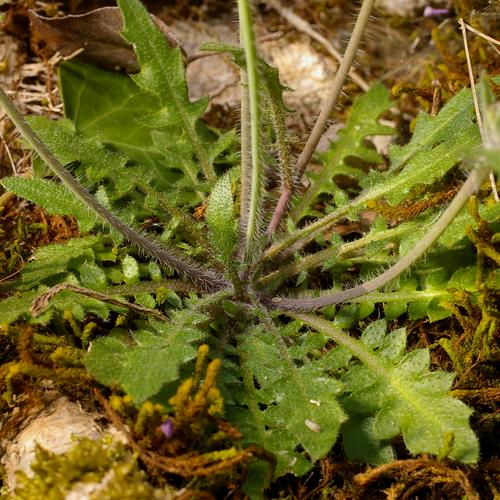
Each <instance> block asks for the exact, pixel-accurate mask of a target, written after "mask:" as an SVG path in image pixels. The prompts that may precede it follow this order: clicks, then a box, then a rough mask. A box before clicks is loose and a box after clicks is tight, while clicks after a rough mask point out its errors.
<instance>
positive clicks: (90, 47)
mask: <svg viewBox="0 0 500 500" xmlns="http://www.w3.org/2000/svg"><path fill="white" fill-rule="evenodd" d="M151 18H152V19H153V21H154V22H155V24H156V25H157V26H158V27H159V28H160V30H161V31H162V33H163V34H164V35H165V38H166V40H167V41H168V42H169V44H170V45H172V46H173V47H179V46H180V42H179V40H178V39H177V37H176V36H175V35H174V33H173V32H172V31H171V30H170V28H169V27H168V26H167V25H166V24H165V23H164V22H163V21H162V20H160V19H158V18H157V17H155V16H153V15H151ZM30 23H31V30H32V34H33V38H34V42H35V43H40V42H42V43H43V44H45V46H46V48H47V49H48V50H49V52H50V55H52V53H55V52H59V53H60V54H61V55H62V56H63V57H69V56H71V55H73V54H75V53H77V52H78V51H80V50H81V49H83V51H82V52H81V54H79V56H78V57H79V58H80V59H81V60H83V61H85V62H89V63H93V64H96V65H98V66H101V67H104V68H107V69H112V70H117V69H124V70H126V71H127V72H129V73H137V72H138V71H139V69H140V68H139V64H138V62H137V58H136V56H135V53H134V50H133V48H132V46H131V45H130V44H128V43H127V42H126V41H125V40H124V39H123V38H122V37H121V35H120V32H121V31H122V29H123V20H122V15H121V13H120V9H118V7H102V8H100V9H96V10H92V11H90V12H87V13H85V14H80V15H74V16H73V15H70V16H64V17H59V18H50V17H44V16H41V15H39V14H37V13H35V12H33V11H30Z"/></svg>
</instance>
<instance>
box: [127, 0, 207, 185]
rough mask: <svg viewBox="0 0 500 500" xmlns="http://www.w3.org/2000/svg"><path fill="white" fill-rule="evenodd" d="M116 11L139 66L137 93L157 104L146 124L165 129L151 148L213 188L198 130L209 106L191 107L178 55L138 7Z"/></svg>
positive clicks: (132, 2)
mask: <svg viewBox="0 0 500 500" xmlns="http://www.w3.org/2000/svg"><path fill="white" fill-rule="evenodd" d="M118 6H119V7H120V9H121V11H122V15H123V19H124V27H125V29H124V31H123V33H122V35H123V36H124V38H125V39H126V40H128V41H129V42H130V43H132V44H133V45H134V49H135V52H136V54H137V59H138V60H139V64H140V66H141V71H140V72H139V73H138V74H137V75H134V76H133V80H134V81H135V82H136V84H137V85H138V86H139V87H140V88H142V89H143V90H146V91H147V92H149V93H151V94H153V95H154V96H156V98H157V99H158V101H159V104H160V106H159V109H157V111H156V113H155V114H154V115H153V116H150V117H148V121H147V124H148V125H149V126H151V127H155V128H167V130H165V131H164V132H163V133H159V132H157V133H156V134H155V136H154V137H155V144H157V145H158V146H160V147H161V148H162V151H164V152H168V154H171V155H174V157H175V159H176V160H177V161H180V163H179V164H178V165H176V166H177V168H182V169H184V170H185V171H186V173H188V175H189V176H191V174H192V173H197V172H198V170H199V169H200V168H201V171H202V172H203V173H204V175H205V177H206V179H207V180H208V181H210V182H213V181H214V180H215V172H214V169H213V165H212V164H211V162H210V159H209V153H208V147H207V144H206V142H205V141H204V139H203V138H202V137H201V136H200V135H199V134H198V131H197V126H196V125H197V121H198V120H199V118H200V117H201V116H202V115H203V113H204V111H205V109H206V107H207V103H208V101H207V100H206V99H202V100H199V101H196V102H191V101H190V99H189V93H188V89H187V83H186V76H185V69H184V62H183V60H182V53H181V50H180V49H179V48H174V47H171V46H170V45H169V44H168V43H167V42H166V41H165V38H164V37H163V35H162V33H161V32H160V30H159V29H158V28H157V27H156V26H155V25H154V23H153V21H152V20H151V17H150V16H149V14H148V12H147V11H146V9H145V8H144V7H143V6H142V4H141V3H140V2H139V1H137V0H127V1H124V0H119V1H118ZM163 148H166V151H165V149H163Z"/></svg>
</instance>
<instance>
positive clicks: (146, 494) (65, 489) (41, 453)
mask: <svg viewBox="0 0 500 500" xmlns="http://www.w3.org/2000/svg"><path fill="white" fill-rule="evenodd" d="M31 469H32V471H33V473H34V477H32V478H29V477H28V476H27V475H26V474H25V473H24V472H18V473H17V487H16V488H15V490H14V492H13V493H10V494H3V495H2V496H1V497H0V498H1V499H2V500H7V499H9V500H33V499H36V498H43V499H45V500H64V499H65V498H66V497H67V495H68V493H69V492H70V491H72V490H75V489H78V491H80V488H82V490H81V491H82V498H89V499H95V500H97V499H99V500H114V499H116V500H118V499H120V500H123V499H130V500H132V499H133V500H141V499H144V500H151V499H155V498H161V499H168V498H171V497H172V498H173V493H172V492H169V491H167V490H160V489H155V488H153V487H152V486H150V485H149V484H148V483H147V481H146V476H145V474H144V472H142V471H141V470H140V469H139V467H138V465H137V461H136V458H135V456H134V455H132V454H131V453H130V452H128V451H127V450H126V449H125V446H124V445H123V444H122V443H119V442H113V441H112V439H111V438H110V437H107V438H103V439H101V440H98V441H93V440H91V439H88V438H82V439H79V440H78V441H77V442H76V443H75V445H74V446H73V447H72V448H71V450H70V451H68V452H67V453H64V454H61V455H57V454H55V453H53V452H51V451H48V450H45V449H44V448H42V447H38V448H37V450H36V458H35V460H34V462H33V464H32V465H31ZM91 483H98V484H99V483H100V484H99V486H97V487H96V488H95V490H93V492H92V493H90V494H89V495H88V497H87V496H83V491H87V490H85V489H83V488H84V487H85V486H88V485H90V484H91Z"/></svg>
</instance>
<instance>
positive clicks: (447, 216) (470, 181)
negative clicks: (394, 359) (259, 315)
mask: <svg viewBox="0 0 500 500" xmlns="http://www.w3.org/2000/svg"><path fill="white" fill-rule="evenodd" d="M477 161H478V165H477V166H476V167H475V168H474V170H472V172H471V173H470V174H469V177H468V178H467V180H466V181H465V183H464V184H463V186H462V187H461V189H460V191H459V192H458V193H457V195H456V196H455V198H454V199H453V201H452V202H451V203H450V205H449V206H448V208H447V209H446V210H445V211H444V213H443V214H442V215H441V217H440V218H439V219H438V220H437V222H435V223H434V225H433V226H432V227H431V229H430V230H429V232H428V233H427V234H426V235H425V236H424V238H422V239H421V240H420V241H419V243H418V244H417V245H416V246H415V247H414V248H413V250H412V251H411V252H409V253H408V254H406V255H405V256H404V257H403V258H402V259H401V260H399V262H397V263H396V264H395V265H394V266H392V267H390V268H389V269H387V271H385V272H383V273H382V274H380V275H379V276H377V277H376V278H375V279H373V280H370V281H367V282H366V283H363V284H362V285H359V286H356V287H354V288H351V289H349V290H344V291H342V292H339V293H335V294H333V295H324V296H322V297H315V298H308V297H304V298H296V299H289V298H285V297H269V296H262V297H261V302H262V303H263V304H265V305H267V306H268V307H273V308H275V309H280V310H283V311H313V310H315V309H320V308H322V307H325V306H328V305H331V304H339V303H341V302H347V301H349V300H352V299H354V298H356V297H360V296H361V295H366V294H368V293H370V292H373V291H375V290H377V289H378V288H380V287H382V286H384V285H385V284H387V283H389V282H390V281H391V280H393V279H394V278H396V277H397V276H399V275H400V274H401V273H402V272H404V271H405V270H407V269H408V268H409V267H410V266H411V265H413V264H414V263H415V262H416V261H417V260H418V259H419V258H420V257H421V256H422V255H423V254H424V253H425V252H426V251H427V250H428V249H429V247H430V246H431V245H432V244H433V243H434V242H435V241H436V240H437V239H438V238H439V236H440V235H441V234H442V233H443V232H444V231H445V230H446V228H447V227H448V226H449V224H450V223H451V222H452V221H453V219H454V218H455V217H456V216H457V214H458V213H459V212H460V210H461V209H462V207H463V206H464V205H465V203H466V202H467V200H468V198H469V196H470V195H471V194H473V193H474V192H475V191H477V190H478V189H479V187H480V186H481V183H482V182H483V179H484V178H485V177H486V175H487V172H488V168H487V165H485V164H484V163H486V162H485V161H482V159H481V158H479V159H478V160H477Z"/></svg>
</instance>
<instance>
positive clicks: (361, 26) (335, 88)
mask: <svg viewBox="0 0 500 500" xmlns="http://www.w3.org/2000/svg"><path fill="white" fill-rule="evenodd" d="M374 1H375V0H364V1H363V5H362V6H361V10H360V11H359V14H358V18H357V19H356V24H355V26H354V29H353V31H352V34H351V38H350V40H349V44H348V45H347V48H346V51H345V53H344V57H343V59H342V63H341V64H340V66H339V69H338V71H337V74H336V75H335V79H334V80H333V84H332V88H331V90H330V93H329V94H328V96H327V98H326V100H325V102H324V103H323V105H322V110H321V113H320V115H319V117H318V119H317V120H316V123H315V124H314V127H313V129H312V131H311V135H310V136H309V139H308V140H307V142H306V145H305V146H304V149H303V150H302V153H301V154H300V156H299V158H298V160H297V165H296V167H295V171H296V174H297V180H298V181H299V180H300V179H301V177H302V175H303V174H304V171H305V169H306V167H307V165H309V162H310V161H311V158H312V155H313V154H314V151H315V150H316V146H317V145H318V142H319V140H320V139H321V136H322V135H323V132H324V131H325V127H326V123H327V121H328V118H329V117H330V113H331V112H332V110H333V107H334V106H335V103H336V102H337V99H338V97H339V95H340V92H341V91H342V87H343V86H344V83H345V81H346V78H347V75H348V74H349V69H350V68H351V66H352V63H353V61H354V56H355V55H356V52H357V50H358V46H359V43H360V41H361V37H362V35H363V32H364V30H365V28H366V25H367V23H368V18H369V16H370V12H371V10H372V8H373V4H374ZM292 194H293V193H292V192H288V191H286V190H284V191H283V192H282V193H281V197H280V200H279V201H278V205H277V206H278V207H280V211H281V213H278V211H276V212H275V213H274V214H273V217H272V219H271V222H270V223H269V227H268V229H267V234H268V236H269V235H272V234H273V233H274V232H275V231H276V230H277V229H278V227H279V224H280V221H281V218H282V217H283V215H284V210H282V207H288V204H289V202H290V197H291V195H292Z"/></svg>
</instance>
